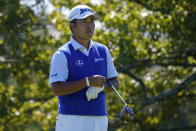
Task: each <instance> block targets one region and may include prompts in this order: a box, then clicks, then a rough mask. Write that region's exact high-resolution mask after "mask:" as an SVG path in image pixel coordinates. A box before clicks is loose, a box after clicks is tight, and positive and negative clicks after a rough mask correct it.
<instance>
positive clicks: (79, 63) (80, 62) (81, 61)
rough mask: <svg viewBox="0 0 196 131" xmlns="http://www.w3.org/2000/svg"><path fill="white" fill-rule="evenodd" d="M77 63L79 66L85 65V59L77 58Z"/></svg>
mask: <svg viewBox="0 0 196 131" xmlns="http://www.w3.org/2000/svg"><path fill="white" fill-rule="evenodd" d="M76 65H77V66H79V67H81V66H83V65H84V62H83V60H77V61H76Z"/></svg>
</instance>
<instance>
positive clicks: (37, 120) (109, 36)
mask: <svg viewBox="0 0 196 131" xmlns="http://www.w3.org/2000/svg"><path fill="white" fill-rule="evenodd" d="M78 4H87V5H88V6H90V7H91V8H92V9H93V10H94V11H95V12H96V13H97V14H98V15H99V19H98V20H96V22H95V23H96V32H95V35H94V37H93V40H94V41H97V42H100V43H102V44H104V45H106V46H107V47H108V48H109V50H110V52H111V55H112V58H113V61H114V64H115V67H116V68H117V71H118V72H119V80H120V85H121V86H120V89H119V90H118V91H119V93H120V94H121V95H122V97H123V98H124V99H125V101H127V102H128V103H129V106H130V107H132V108H133V109H134V111H135V113H136V116H135V118H134V119H133V121H132V122H131V123H128V124H125V125H124V124H122V123H121V122H120V120H119V113H120V111H121V109H122V107H123V104H122V103H121V102H120V100H119V98H118V97H117V96H116V95H115V93H111V94H109V95H107V110H108V117H109V129H108V130H109V131H140V130H141V131H148V130H151V131H152V130H162V131H177V130H179V131H187V130H196V102H195V101H196V1H195V0H126V1H125V0H124V1H122V0H0V131H13V130H14V131H54V129H55V121H56V115H57V112H58V107H57V104H58V99H57V97H54V96H53V94H52V91H51V87H49V84H48V78H49V69H50V61H51V58H52V55H53V53H54V52H55V51H56V50H57V49H58V48H59V47H60V46H61V45H63V44H64V43H65V42H67V41H69V39H70V37H71V33H70V30H69V26H68V14H69V11H70V9H71V8H72V7H73V6H76V5H78Z"/></svg>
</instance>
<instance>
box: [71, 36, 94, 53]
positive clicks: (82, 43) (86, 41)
mask: <svg viewBox="0 0 196 131" xmlns="http://www.w3.org/2000/svg"><path fill="white" fill-rule="evenodd" d="M72 37H73V38H74V39H75V40H76V41H77V42H78V43H80V44H81V45H83V46H84V47H86V49H87V50H88V48H89V45H90V40H84V39H79V38H76V37H74V36H72Z"/></svg>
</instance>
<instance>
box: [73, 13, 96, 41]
mask: <svg viewBox="0 0 196 131" xmlns="http://www.w3.org/2000/svg"><path fill="white" fill-rule="evenodd" d="M70 26H71V28H72V33H73V36H74V37H75V38H76V39H80V40H90V39H91V38H92V36H93V34H94V30H95V22H94V17H93V16H89V17H87V18H85V19H81V20H76V21H75V23H71V25H70Z"/></svg>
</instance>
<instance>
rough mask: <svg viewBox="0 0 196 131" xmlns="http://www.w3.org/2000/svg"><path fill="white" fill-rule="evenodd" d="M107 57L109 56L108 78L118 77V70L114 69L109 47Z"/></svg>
mask: <svg viewBox="0 0 196 131" xmlns="http://www.w3.org/2000/svg"><path fill="white" fill-rule="evenodd" d="M106 56H107V78H108V79H110V78H113V77H117V76H118V73H117V71H116V68H115V67H114V63H113V61H112V57H111V54H110V52H109V50H108V48H107V47H106Z"/></svg>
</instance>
